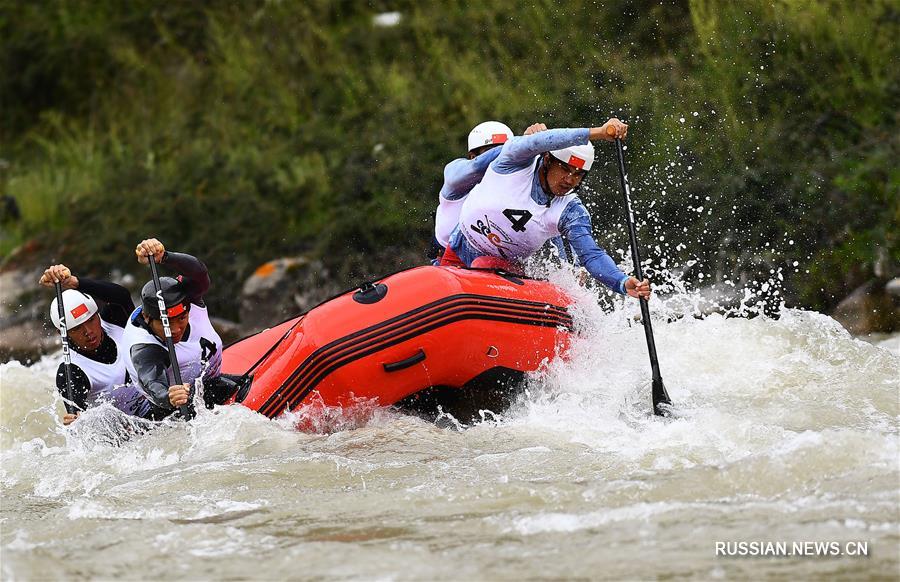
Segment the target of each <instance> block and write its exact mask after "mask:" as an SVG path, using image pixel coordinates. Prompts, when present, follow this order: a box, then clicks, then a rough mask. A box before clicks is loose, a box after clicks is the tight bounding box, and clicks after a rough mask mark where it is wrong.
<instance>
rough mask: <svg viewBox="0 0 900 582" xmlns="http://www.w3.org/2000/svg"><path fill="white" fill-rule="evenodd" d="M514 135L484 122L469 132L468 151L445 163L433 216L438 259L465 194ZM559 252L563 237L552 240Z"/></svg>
mask: <svg viewBox="0 0 900 582" xmlns="http://www.w3.org/2000/svg"><path fill="white" fill-rule="evenodd" d="M546 129H547V126H546V125H544V124H543V123H535V124H532V125H530V126H529V127H528V128H527V129H526V130H525V133H524V135H531V134H533V133H538V132H541V131H546ZM512 137H513V132H512V130H511V129H510V128H509V126H507V125H506V124H504V123H500V122H499V121H484V122H482V123H479V124H478V125H476V126H475V127H474V128H473V129H472V131H470V132H469V137H468V148H469V149H468V152H467V153H466V157H465V158H457V159H455V160H453V161H452V162H450V163H449V164H447V165H446V166H444V183H443V185H442V186H441V191H440V193H439V195H438V207H437V211H436V212H435V216H434V241H433V243H432V247H433V248H432V254H431V255H429V256H430V257H436V258H437V259H438V261H435V262H436V263H437V262H439V259H440V257H441V255H442V254H443V252H444V249H445V248H446V247H447V243H448V241H449V240H450V235H451V234H452V233H453V229H455V228H456V226H457V225H458V224H459V212H460V210H461V209H462V205H463V202H465V200H466V196H467V195H468V194H469V192H470V191H471V190H472V188H474V187H475V185H476V184H478V183H479V182H480V181H481V178H482V177H483V176H484V173H485V171H487V169H488V166H489V165H490V163H491V162H493V161H494V160H495V159H496V158H497V155H498V154H499V153H500V148H501V147H502V146H503V144H504V143H506V142H507V141H508V140H509V139H511V138H512ZM553 244H554V245H555V246H556V247H557V250H558V251H559V253H560V255H561V256H563V257H564V258H565V256H566V255H565V249H564V247H563V244H562V239H560V238H557V239H555V240H553Z"/></svg>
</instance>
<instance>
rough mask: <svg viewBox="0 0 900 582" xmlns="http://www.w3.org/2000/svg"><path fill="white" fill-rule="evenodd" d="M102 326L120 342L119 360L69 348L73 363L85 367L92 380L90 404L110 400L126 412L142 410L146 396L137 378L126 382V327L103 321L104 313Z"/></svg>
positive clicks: (87, 397)
mask: <svg viewBox="0 0 900 582" xmlns="http://www.w3.org/2000/svg"><path fill="white" fill-rule="evenodd" d="M100 327H102V328H103V331H104V332H106V335H108V336H109V337H110V339H112V341H113V342H115V344H116V361H115V362H113V363H112V364H104V363H103V362H98V361H97V360H92V359H91V358H89V357H87V356H85V355H83V354H80V353H78V352H77V351H76V350H71V351H70V352H69V354H70V356H71V360H72V364H73V365H76V366H78V367H79V368H81V370H82V371H83V372H84V375H85V376H87V379H88V381H89V382H90V388H89V390H88V393H87V396H86V398H85V403H86V404H87V405H88V406H96V405H98V404H100V403H102V402H109V403H110V404H112V405H113V406H115V407H116V408H118V409H119V410H121V411H123V412H127V413H129V414H140V413H141V412H142V411H143V410H144V409H145V408H146V404H144V402H141V401H143V400H144V398H143V395H142V394H141V392H140V390H138V388H137V386H135V385H134V383H133V382H131V381H129V382H126V376H127V374H128V370H127V365H126V364H127V361H128V349H127V348H126V347H125V344H124V340H123V335H124V334H125V330H124V329H122V328H121V327H119V326H118V325H113V324H111V323H107V322H106V321H103V318H102V317H101V318H100ZM132 377H133V376H132ZM142 405H143V406H142Z"/></svg>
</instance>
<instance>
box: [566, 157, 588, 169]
mask: <svg viewBox="0 0 900 582" xmlns="http://www.w3.org/2000/svg"><path fill="white" fill-rule="evenodd" d="M568 164H569V165H570V166H572V167H573V168H578V169H579V170H580V169H581V168H583V167H584V160H582V159H581V158H579V157H578V156H569V161H568Z"/></svg>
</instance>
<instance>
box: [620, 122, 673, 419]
mask: <svg viewBox="0 0 900 582" xmlns="http://www.w3.org/2000/svg"><path fill="white" fill-rule="evenodd" d="M616 154H617V156H618V160H619V180H620V182H621V185H622V195H623V196H624V197H625V220H626V222H627V223H628V238H629V242H630V243H631V261H632V262H633V263H634V275H635V277H637V279H638V281H643V280H644V272H643V269H642V268H641V254H640V251H639V250H638V243H637V229H636V228H635V226H634V211H633V210H632V208H631V187H630V186H629V185H628V174H627V173H626V172H625V154H624V150H623V148H622V140H620V139H618V138H616ZM639 301H640V305H641V320H642V322H643V324H644V335H645V336H646V337H647V351H648V352H649V353H650V369H651V370H652V372H653V390H652V397H653V413H654V414H657V415H663V411H661V410H660V408H659V405H660V404H671V403H672V401H671V400H670V399H669V394H668V392H666V387H665V385H664V384H663V381H662V375H661V374H660V371H659V359H658V358H657V356H656V342H655V341H654V340H653V325H652V324H651V323H650V306H649V305H648V304H647V299H644V298H641V299H640V300H639Z"/></svg>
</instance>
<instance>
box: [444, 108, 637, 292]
mask: <svg viewBox="0 0 900 582" xmlns="http://www.w3.org/2000/svg"><path fill="white" fill-rule="evenodd" d="M627 133H628V126H627V125H626V124H624V123H622V122H621V121H619V120H618V119H616V118H611V119H609V121H607V122H606V123H605V124H603V125H602V126H600V127H591V128H587V127H585V128H578V129H549V130H547V131H542V132H540V133H536V134H532V135H528V136H521V137H513V138H511V139H509V140H507V142H506V143H505V144H504V145H503V148H502V149H501V150H500V152H499V153H498V155H497V157H496V159H494V161H492V162H491V163H490V165H489V166H488V168H487V170H486V171H485V173H484V177H483V178H482V179H481V181H480V182H479V183H478V185H477V186H475V187H474V188H472V190H471V192H470V193H469V195H468V196H466V199H465V202H464V203H463V204H462V208H461V209H460V216H459V226H458V227H457V229H456V230H454V232H453V234H452V235H451V236H450V241H449V245H448V252H447V253H445V255H444V256H445V258H446V257H448V256H451V258H453V259H456V260H459V261H461V262H462V263H463V264H465V265H466V266H470V267H471V266H475V267H479V266H484V267H504V268H516V267H517V265H518V264H520V262H521V261H523V260H524V259H526V258H527V257H529V256H530V255H532V254H533V253H534V252H535V251H537V250H538V249H539V248H541V246H543V244H544V243H545V242H546V241H547V240H548V239H551V238H553V237H556V236H560V235H562V236H563V237H564V238H565V239H566V240H567V241H568V243H569V245H571V247H572V249H573V250H574V251H575V254H576V256H577V258H578V261H579V263H580V264H581V265H582V266H583V267H584V268H585V269H587V271H588V272H589V273H590V274H591V275H592V276H593V277H594V278H595V279H597V280H598V281H600V282H601V283H603V284H604V285H606V286H608V287H609V288H610V289H612V290H613V291H615V292H617V293H621V294H628V295H630V296H632V297H649V296H650V282H649V281H647V280H646V279H645V280H644V281H638V280H637V279H636V278H634V277H629V276H628V275H626V274H625V273H623V272H622V271H621V270H620V269H619V268H618V266H617V265H616V263H615V262H614V261H613V260H612V258H610V256H609V254H607V252H606V251H605V250H603V249H602V248H600V246H599V245H598V244H597V242H596V241H595V240H594V237H593V235H592V233H591V217H590V214H588V211H587V209H586V208H585V207H584V204H583V203H582V202H581V200H580V199H579V198H578V195H577V189H578V187H579V186H580V185H581V183H582V181H583V180H584V178H585V176H587V174H588V172H589V171H590V170H591V168H592V167H593V164H594V146H593V145H591V141H597V140H605V141H613V140H614V139H616V138H620V139H624V138H625V136H626V135H627ZM453 255H455V256H453ZM442 264H444V263H443V262H442Z"/></svg>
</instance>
